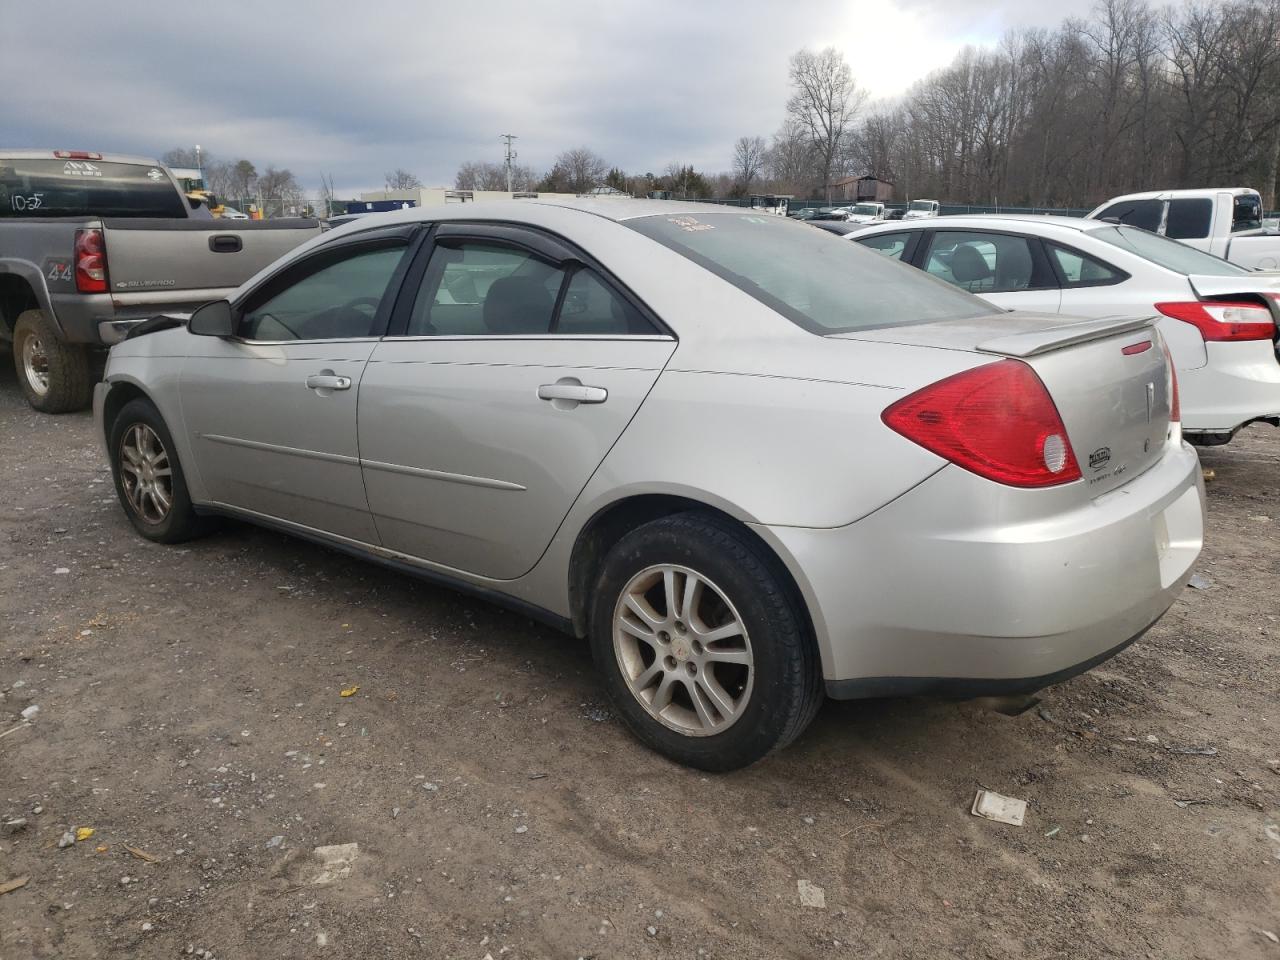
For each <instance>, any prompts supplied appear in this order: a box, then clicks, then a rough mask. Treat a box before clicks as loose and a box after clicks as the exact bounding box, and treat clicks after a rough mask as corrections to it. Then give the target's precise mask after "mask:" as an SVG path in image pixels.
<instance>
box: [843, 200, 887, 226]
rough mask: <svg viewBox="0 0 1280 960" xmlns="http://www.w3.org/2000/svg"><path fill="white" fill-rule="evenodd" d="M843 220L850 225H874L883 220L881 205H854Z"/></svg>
mask: <svg viewBox="0 0 1280 960" xmlns="http://www.w3.org/2000/svg"><path fill="white" fill-rule="evenodd" d="M848 209H849V214H848V216H847V217H846V218H845V219H847V220H848V221H849V222H850V223H874V222H875V221H877V220H883V219H884V204H883V203H855V204H854V205H853V206H852V207H849V208H848Z"/></svg>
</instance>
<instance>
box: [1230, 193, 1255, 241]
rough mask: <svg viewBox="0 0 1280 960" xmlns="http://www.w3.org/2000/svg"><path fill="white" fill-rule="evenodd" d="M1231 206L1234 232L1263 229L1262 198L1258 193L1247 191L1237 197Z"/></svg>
mask: <svg viewBox="0 0 1280 960" xmlns="http://www.w3.org/2000/svg"><path fill="white" fill-rule="evenodd" d="M1231 206H1232V210H1231V232H1232V233H1240V232H1241V231H1242V230H1261V229H1262V200H1261V199H1260V198H1259V197H1258V195H1257V194H1256V193H1246V194H1242V195H1241V196H1238V197H1236V198H1235V202H1234V203H1233V204H1232V205H1231Z"/></svg>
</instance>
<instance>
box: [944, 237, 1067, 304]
mask: <svg viewBox="0 0 1280 960" xmlns="http://www.w3.org/2000/svg"><path fill="white" fill-rule="evenodd" d="M925 270H926V271H927V272H929V273H931V274H933V276H935V277H937V278H938V279H940V280H945V281H947V283H950V284H954V285H955V286H957V287H960V288H961V289H962V290H968V291H969V292H970V293H979V294H981V293H1010V292H1013V291H1016V290H1034V289H1037V288H1041V287H1046V286H1051V285H1052V284H1050V283H1048V282H1046V278H1044V277H1042V276H1040V275H1039V274H1040V271H1038V270H1037V268H1036V262H1035V257H1034V255H1033V254H1032V251H1031V242H1030V240H1028V239H1027V238H1026V237H1013V236H1007V235H1005V234H999V233H972V232H967V231H947V230H940V231H938V232H937V233H935V234H934V236H933V244H932V245H931V246H930V248H929V260H928V262H927V263H926V264H925Z"/></svg>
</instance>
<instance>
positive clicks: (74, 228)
mask: <svg viewBox="0 0 1280 960" xmlns="http://www.w3.org/2000/svg"><path fill="white" fill-rule="evenodd" d="M319 232H320V226H319V224H317V223H316V221H314V220H272V221H269V222H257V221H248V220H245V221H236V222H235V225H234V226H233V225H232V224H230V223H228V222H227V221H226V220H215V219H214V218H213V217H212V216H211V215H210V214H209V212H208V211H207V210H206V209H205V208H204V206H203V204H202V203H200V202H199V201H188V200H187V198H186V197H185V196H184V195H183V193H182V191H181V189H180V188H179V186H178V184H177V182H176V181H175V180H174V179H173V177H172V175H171V174H170V173H169V171H168V170H167V169H166V168H165V167H164V166H162V165H161V164H159V163H157V162H156V161H154V160H148V159H146V158H144V157H127V156H118V155H114V154H100V153H89V152H84V151H68V150H23V151H13V150H7V151H0V340H4V341H12V344H13V358H14V366H15V367H16V369H17V372H18V382H19V384H20V385H21V387H22V391H23V393H24V394H25V395H26V398H27V400H28V402H29V403H30V404H31V406H33V407H34V408H35V409H37V410H42V411H44V412H46V413H63V412H66V411H70V410H78V409H81V408H83V407H87V406H88V405H89V401H90V396H91V393H92V389H93V384H92V380H91V375H90V370H91V364H90V358H89V352H90V350H92V349H93V348H96V347H103V346H109V345H110V344H113V343H116V342H118V341H120V340H122V339H124V337H125V335H126V334H127V333H128V332H129V330H130V329H131V328H132V327H134V326H136V325H138V324H140V323H142V322H143V321H145V320H147V319H149V318H150V317H153V316H155V315H156V314H158V313H168V314H175V315H183V316H185V315H186V314H189V313H190V312H191V311H192V310H194V309H195V308H196V307H198V306H199V305H200V304H202V303H205V302H206V301H208V300H212V299H217V298H219V297H223V296H225V295H226V294H227V293H229V292H230V291H231V290H234V289H235V288H236V287H237V286H238V285H239V284H240V283H242V282H244V281H245V280H247V279H248V278H249V277H251V276H253V275H254V274H255V273H257V272H258V271H259V270H260V269H261V268H262V267H264V266H266V265H267V264H269V263H271V262H272V261H273V260H275V259H277V258H278V257H279V256H280V255H281V254H282V253H284V252H286V251H287V250H290V249H292V248H293V247H295V246H297V245H298V244H299V243H301V242H302V241H303V240H306V239H308V238H310V237H312V236H315V235H316V234H318V233H319Z"/></svg>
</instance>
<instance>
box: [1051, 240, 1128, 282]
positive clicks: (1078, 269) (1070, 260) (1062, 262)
mask: <svg viewBox="0 0 1280 960" xmlns="http://www.w3.org/2000/svg"><path fill="white" fill-rule="evenodd" d="M1046 246H1047V247H1048V248H1049V255H1050V256H1051V257H1053V260H1054V263H1056V264H1057V265H1058V270H1059V271H1060V272H1061V273H1062V279H1063V282H1064V283H1065V284H1066V285H1067V286H1068V287H1103V286H1106V285H1107V284H1111V283H1119V282H1120V281H1121V280H1124V279H1125V278H1126V277H1125V274H1124V273H1123V272H1121V271H1120V270H1117V269H1116V268H1115V267H1110V266H1107V264H1105V263H1103V262H1102V261H1101V260H1095V259H1094V258H1093V257H1089V256H1085V255H1084V254H1083V253H1080V252H1078V251H1076V250H1068V249H1067V248H1066V247H1060V246H1058V245H1057V244H1056V243H1048V242H1046Z"/></svg>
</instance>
